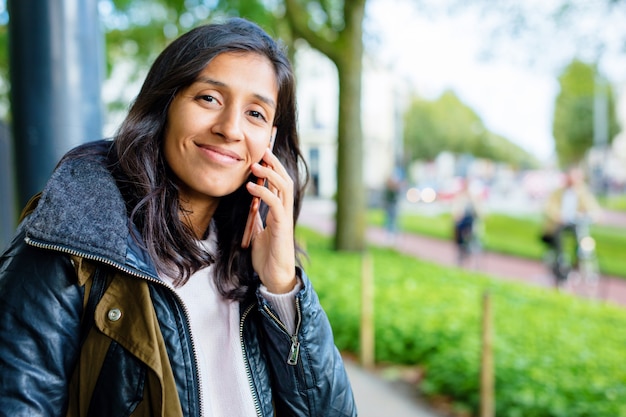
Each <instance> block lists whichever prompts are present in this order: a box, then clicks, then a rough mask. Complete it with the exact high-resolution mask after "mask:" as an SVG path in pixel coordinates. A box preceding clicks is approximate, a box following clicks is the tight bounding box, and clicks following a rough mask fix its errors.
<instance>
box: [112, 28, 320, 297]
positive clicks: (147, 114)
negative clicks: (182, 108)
mask: <svg viewBox="0 0 626 417" xmlns="http://www.w3.org/2000/svg"><path fill="white" fill-rule="evenodd" d="M225 52H252V53H256V54H260V55H263V56H265V57H267V58H268V59H269V61H270V62H271V63H272V65H273V67H274V71H275V74H276V79H277V81H278V103H277V109H276V117H275V120H274V125H275V126H276V127H277V132H278V133H277V136H276V139H275V143H274V154H275V155H276V156H277V157H278V158H279V159H280V161H281V162H282V163H283V164H284V165H285V168H286V169H287V171H288V172H289V175H290V176H291V177H292V179H293V181H294V185H295V190H294V218H293V221H294V226H295V223H296V221H297V218H298V215H299V213H300V206H301V203H302V197H303V193H304V188H305V186H306V183H307V181H308V177H309V175H308V168H307V167H306V164H305V162H304V159H303V157H302V154H301V151H300V147H299V139H298V132H297V126H296V122H297V120H296V114H297V113H296V112H297V109H296V97H295V79H294V73H293V70H292V67H291V64H290V63H289V60H288V58H287V56H286V54H285V52H284V50H283V47H282V46H281V45H279V44H278V43H277V42H276V41H274V39H272V38H271V37H270V36H269V35H268V34H267V33H266V32H265V31H264V30H263V29H261V28H260V27H259V26H258V25H256V24H255V23H252V22H250V21H247V20H245V19H241V18H233V19H230V20H227V21H225V22H223V23H214V24H207V25H203V26H199V27H197V28H195V29H192V30H191V31H189V32H187V33H185V34H183V35H182V36H181V37H179V38H178V39H176V40H175V41H173V42H172V43H171V44H170V45H169V46H168V47H166V48H165V49H164V50H163V52H162V53H161V54H160V55H159V56H158V57H157V59H156V60H155V61H154V63H153V64H152V67H151V68H150V71H149V72H148V75H147V77H146V79H145V81H144V84H143V86H142V88H141V90H140V92H139V94H138V96H137V98H136V99H135V101H134V103H133V104H132V106H131V108H130V110H129V112H128V115H127V116H126V118H125V120H124V121H123V122H122V124H121V125H120V128H119V130H118V131H117V133H116V136H115V138H114V149H115V153H116V159H117V161H116V162H117V163H116V164H115V165H116V171H117V172H118V175H117V177H118V182H119V183H120V189H121V190H122V193H123V194H124V196H125V198H126V201H127V204H128V210H129V218H130V221H131V222H133V223H134V224H135V225H136V226H137V227H138V228H139V230H140V233H141V235H142V238H143V242H144V243H143V244H144V245H145V248H146V250H147V251H148V252H149V254H150V255H151V257H152V259H153V260H154V262H155V264H156V267H157V270H158V271H159V272H162V273H165V274H167V275H168V276H170V277H173V278H174V284H175V285H176V286H180V285H183V284H184V283H185V282H186V281H187V280H188V279H189V277H190V276H191V274H193V273H194V272H195V271H196V270H198V269H200V268H202V267H204V266H207V265H209V264H211V263H213V262H215V266H216V268H215V269H216V276H217V288H218V289H219V291H220V292H221V293H222V294H223V295H224V296H226V297H229V298H232V299H242V298H243V297H245V295H246V294H247V293H248V290H249V289H251V288H255V287H254V286H253V285H252V284H253V283H254V282H255V281H256V280H257V279H258V278H257V277H256V276H255V274H254V271H253V269H252V262H251V256H250V250H249V249H246V250H244V249H241V247H240V245H241V238H242V235H243V229H244V226H245V222H246V217H247V214H248V208H249V206H250V202H251V198H252V197H251V195H250V193H249V192H248V191H247V190H246V189H245V184H244V185H242V186H241V187H240V188H239V189H237V190H236V191H235V192H233V193H232V194H230V195H228V196H225V197H223V198H222V199H221V200H220V203H219V205H218V208H217V210H216V212H215V214H214V217H213V219H214V222H215V225H216V227H217V237H218V240H217V241H218V254H217V256H216V258H215V259H213V258H212V257H211V256H210V255H209V254H207V253H206V252H204V251H203V250H202V249H201V248H200V247H199V245H197V242H196V240H197V239H196V237H195V235H194V233H193V231H192V230H191V229H190V228H189V227H188V226H187V225H185V224H184V222H182V221H181V220H180V214H181V210H182V209H181V206H180V204H179V190H178V186H177V184H176V180H175V178H174V175H173V173H172V172H171V170H170V169H169V167H168V166H167V163H166V161H165V157H164V153H163V141H164V132H165V128H166V123H167V114H168V109H169V106H170V103H171V102H172V100H173V98H174V97H175V96H176V94H178V93H179V92H180V91H182V90H184V89H185V88H186V87H188V86H189V85H191V84H192V83H194V82H195V81H196V79H197V77H198V76H199V74H200V73H201V72H202V71H203V69H204V68H205V67H206V66H207V65H208V64H209V62H210V61H211V60H212V59H213V58H215V57H216V56H217V55H219V54H222V53H225ZM267 211H268V210H267V207H266V206H264V205H263V207H262V209H261V211H260V213H261V216H262V219H263V221H264V222H265V218H266V216H267ZM207 233H208V231H207ZM294 244H295V238H294ZM296 248H297V253H298V256H300V255H302V254H303V252H302V250H301V249H300V248H298V247H296Z"/></svg>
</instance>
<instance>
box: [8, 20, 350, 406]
mask: <svg viewBox="0 0 626 417" xmlns="http://www.w3.org/2000/svg"><path fill="white" fill-rule="evenodd" d="M272 137H275V143H274V146H273V152H271V151H270V150H268V149H267V148H268V147H269V145H270V139H271V138H272ZM259 161H262V162H263V164H260V163H259ZM302 167H303V161H302V156H301V154H300V150H299V147H298V134H297V131H296V104H295V91H294V76H293V72H292V69H291V67H290V65H289V62H288V60H287V59H286V57H285V55H284V53H283V52H282V50H281V49H280V48H279V47H278V45H277V44H276V43H275V42H274V41H273V40H272V39H271V38H270V37H269V36H268V35H267V34H266V33H265V32H264V31H263V30H261V29H260V28H259V27H258V26H256V25H255V24H252V23H250V22H248V21H246V20H243V19H233V20H230V21H228V22H226V23H223V24H213V25H206V26H201V27H198V28H196V29H194V30H192V31H190V32H188V33H187V34H185V35H183V36H182V37H180V38H179V39H177V40H176V41H174V42H173V43H172V44H171V45H170V46H168V47H167V48H166V49H165V50H164V51H163V52H162V53H161V55H160V56H159V57H158V58H157V59H156V61H155V62H154V64H153V65H152V68H151V69H150V72H149V73H148V75H147V78H146V80H145V82H144V85H143V87H142V89H141V91H140V93H139V95H138V96H137V99H136V101H135V102H134V103H133V105H132V107H131V109H130V111H129V113H128V116H127V117H126V119H125V120H124V122H123V123H122V125H121V127H120V129H119V131H118V133H117V134H116V136H115V138H114V140H113V141H99V142H94V143H90V144H86V145H82V146H81V147H79V148H77V149H74V150H73V151H71V152H69V153H68V154H67V155H66V156H65V157H64V158H63V159H62V160H61V162H60V163H59V165H58V166H57V168H56V170H55V172H54V173H53V174H52V176H51V178H50V181H49V182H48V184H47V185H46V187H45V189H44V190H43V192H42V194H41V196H37V198H35V199H33V201H31V203H29V205H28V207H27V208H26V209H25V211H24V220H23V221H22V222H21V223H20V226H19V228H18V232H17V235H16V238H15V239H14V241H13V242H12V244H11V245H10V247H9V249H8V250H7V251H6V252H5V253H4V254H3V256H2V258H1V259H0V305H1V306H2V307H0V318H1V320H0V414H1V415H7V416H8V415H10V416H19V415H29V416H34V415H45V416H60V415H70V416H109V417H110V416H116V417H118V416H156V415H158V416H167V417H172V416H200V415H202V416H228V417H233V416H253V415H256V416H270V415H289V416H296V415H297V416H348V415H350V416H351V415H356V410H355V405H354V400H353V396H352V391H351V388H350V384H349V381H348V378H347V375H346V373H345V369H344V366H343V363H342V360H341V357H340V356H339V354H338V352H337V349H336V348H335V346H334V344H333V339H332V332H331V328H330V325H329V323H328V320H327V318H326V315H325V314H324V312H323V310H322V308H321V306H320V304H319V301H318V299H317V296H316V294H315V292H314V291H313V289H312V288H311V283H310V282H309V280H308V279H307V277H306V275H305V274H304V272H303V271H302V269H301V268H300V267H299V266H298V267H297V266H296V260H297V259H296V252H297V248H296V246H295V241H294V224H295V221H296V219H297V215H298V211H299V208H300V204H301V199H302V193H303V187H304V185H305V179H306V178H301V173H302V172H305V173H306V170H305V169H302ZM256 178H260V179H262V180H264V181H266V182H267V184H268V187H263V186H262V185H257V184H256V183H255V181H253V180H255V179H256ZM253 197H259V198H260V199H261V201H263V203H264V207H263V209H262V210H261V214H260V215H258V214H257V217H256V219H255V220H256V221H255V223H254V224H255V225H254V230H253V239H252V244H251V247H250V248H246V249H243V248H242V237H243V232H244V226H245V224H246V217H247V215H248V209H249V207H250V203H251V200H252V198H253ZM243 246H246V245H243Z"/></svg>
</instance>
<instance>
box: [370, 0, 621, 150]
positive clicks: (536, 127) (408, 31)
mask: <svg viewBox="0 0 626 417" xmlns="http://www.w3.org/2000/svg"><path fill="white" fill-rule="evenodd" d="M366 16H367V18H366V26H365V28H366V33H367V34H368V35H367V36H368V37H369V38H370V42H372V40H371V38H374V41H373V43H370V45H373V46H372V47H369V48H368V50H369V51H370V52H371V53H373V54H375V55H376V56H377V57H378V58H380V60H381V61H382V62H385V63H388V64H389V65H390V68H391V69H392V70H393V71H394V72H397V73H398V74H399V75H401V76H402V77H405V78H406V79H407V80H409V82H411V83H412V85H413V86H414V87H415V89H416V91H417V93H419V94H420V95H422V96H424V97H427V98H430V99H434V98H436V97H438V96H439V95H440V94H441V93H442V92H443V91H444V90H446V89H452V90H453V91H454V92H455V93H456V94H457V96H459V98H460V99H461V100H462V101H463V102H464V103H466V104H467V105H469V106H470V107H471V108H473V109H474V110H475V111H476V113H478V115H479V116H480V117H481V118H482V120H483V123H484V124H485V125H486V127H487V128H488V129H489V130H491V131H492V132H494V133H496V134H499V135H502V136H504V137H506V138H507V139H509V140H511V141H512V142H514V143H516V144H517V145H519V146H521V147H522V148H524V149H526V150H527V151H529V152H531V153H532V154H534V155H535V156H537V157H538V158H540V159H541V160H543V161H548V160H549V159H550V158H551V157H552V156H553V154H554V145H553V143H554V142H553V139H552V114H553V111H554V107H553V106H554V101H555V98H556V96H557V94H558V89H559V85H558V81H557V76H558V68H562V65H563V64H562V63H561V67H559V66H558V65H557V64H558V61H557V59H556V58H557V57H559V56H560V57H569V55H568V54H570V53H573V52H572V51H568V50H567V48H566V47H565V45H570V44H571V42H570V43H565V44H563V46H561V45H559V44H558V43H557V44H556V45H554V43H552V44H553V45H552V49H553V50H550V49H549V48H550V45H548V43H547V42H546V44H545V45H539V47H540V49H543V48H544V46H545V48H546V50H545V51H544V50H537V51H533V50H526V51H522V50H520V49H519V46H518V45H511V47H510V48H506V47H504V48H502V47H498V49H497V51H498V56H497V57H495V58H494V59H491V60H485V59H481V52H484V51H485V48H489V47H490V46H489V45H490V44H489V43H488V42H489V36H490V33H488V32H486V30H483V29H482V28H483V27H484V26H485V25H484V22H483V21H481V20H480V18H479V17H478V15H477V13H465V14H462V15H460V16H456V17H450V16H448V15H444V14H441V15H440V16H439V17H432V16H431V17H430V18H428V17H425V16H423V15H420V14H418V13H417V12H416V10H415V8H414V7H413V6H412V5H411V4H410V0H391V1H390V0H370V1H369V2H368V8H367V14H366ZM539 42H540V43H541V41H539ZM500 46H501V45H500ZM570 46H571V45H570ZM531 47H532V46H531ZM541 54H543V55H544V56H550V57H552V59H546V60H545V62H542V61H541ZM533 60H534V63H531V62H530V61H533ZM622 68H623V67H622ZM622 68H619V69H618V70H616V71H614V72H617V71H619V70H621V69H622Z"/></svg>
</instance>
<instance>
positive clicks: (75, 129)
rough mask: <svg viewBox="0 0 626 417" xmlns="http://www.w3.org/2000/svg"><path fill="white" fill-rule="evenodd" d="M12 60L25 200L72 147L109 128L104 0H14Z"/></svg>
mask: <svg viewBox="0 0 626 417" xmlns="http://www.w3.org/2000/svg"><path fill="white" fill-rule="evenodd" d="M8 11H9V63H10V68H9V70H10V81H11V95H10V97H11V112H12V116H13V117H12V121H13V124H12V127H13V152H14V156H15V162H16V163H15V173H16V186H17V190H16V193H17V199H18V205H19V206H20V207H21V206H23V205H24V204H26V202H27V201H28V199H29V198H30V197H31V196H32V195H33V194H35V193H37V192H38V191H40V190H41V189H42V188H43V186H44V185H45V183H46V181H47V179H48V177H49V176H50V173H51V172H52V170H53V168H54V166H55V165H56V163H57V161H58V159H59V158H60V157H61V156H62V155H63V154H64V153H65V152H66V151H67V150H69V149H70V148H72V147H73V146H75V145H78V144H80V143H84V142H86V141H90V140H95V139H99V138H100V137H101V135H102V133H101V132H102V101H101V96H100V88H101V80H102V78H103V70H104V60H103V52H102V51H103V38H102V36H101V31H100V22H99V19H98V0H9V1H8Z"/></svg>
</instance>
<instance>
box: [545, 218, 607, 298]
mask: <svg viewBox="0 0 626 417" xmlns="http://www.w3.org/2000/svg"><path fill="white" fill-rule="evenodd" d="M590 223H591V221H590V219H588V218H586V217H581V218H579V219H577V220H576V221H575V222H574V223H570V224H566V225H563V226H561V227H560V228H559V229H558V230H557V231H556V233H555V234H554V236H553V238H552V242H546V243H549V246H550V250H549V251H548V254H547V263H548V265H549V267H550V269H551V271H552V275H553V277H554V283H555V286H556V287H557V288H562V287H564V286H565V285H566V284H570V285H571V286H572V287H582V289H583V290H584V291H585V292H586V293H587V294H588V295H590V296H592V295H595V292H596V290H597V287H598V281H599V279H600V271H599V266H598V258H597V256H596V242H595V239H594V238H593V237H592V236H591V234H590V230H589V229H590ZM544 241H545V240H544Z"/></svg>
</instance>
